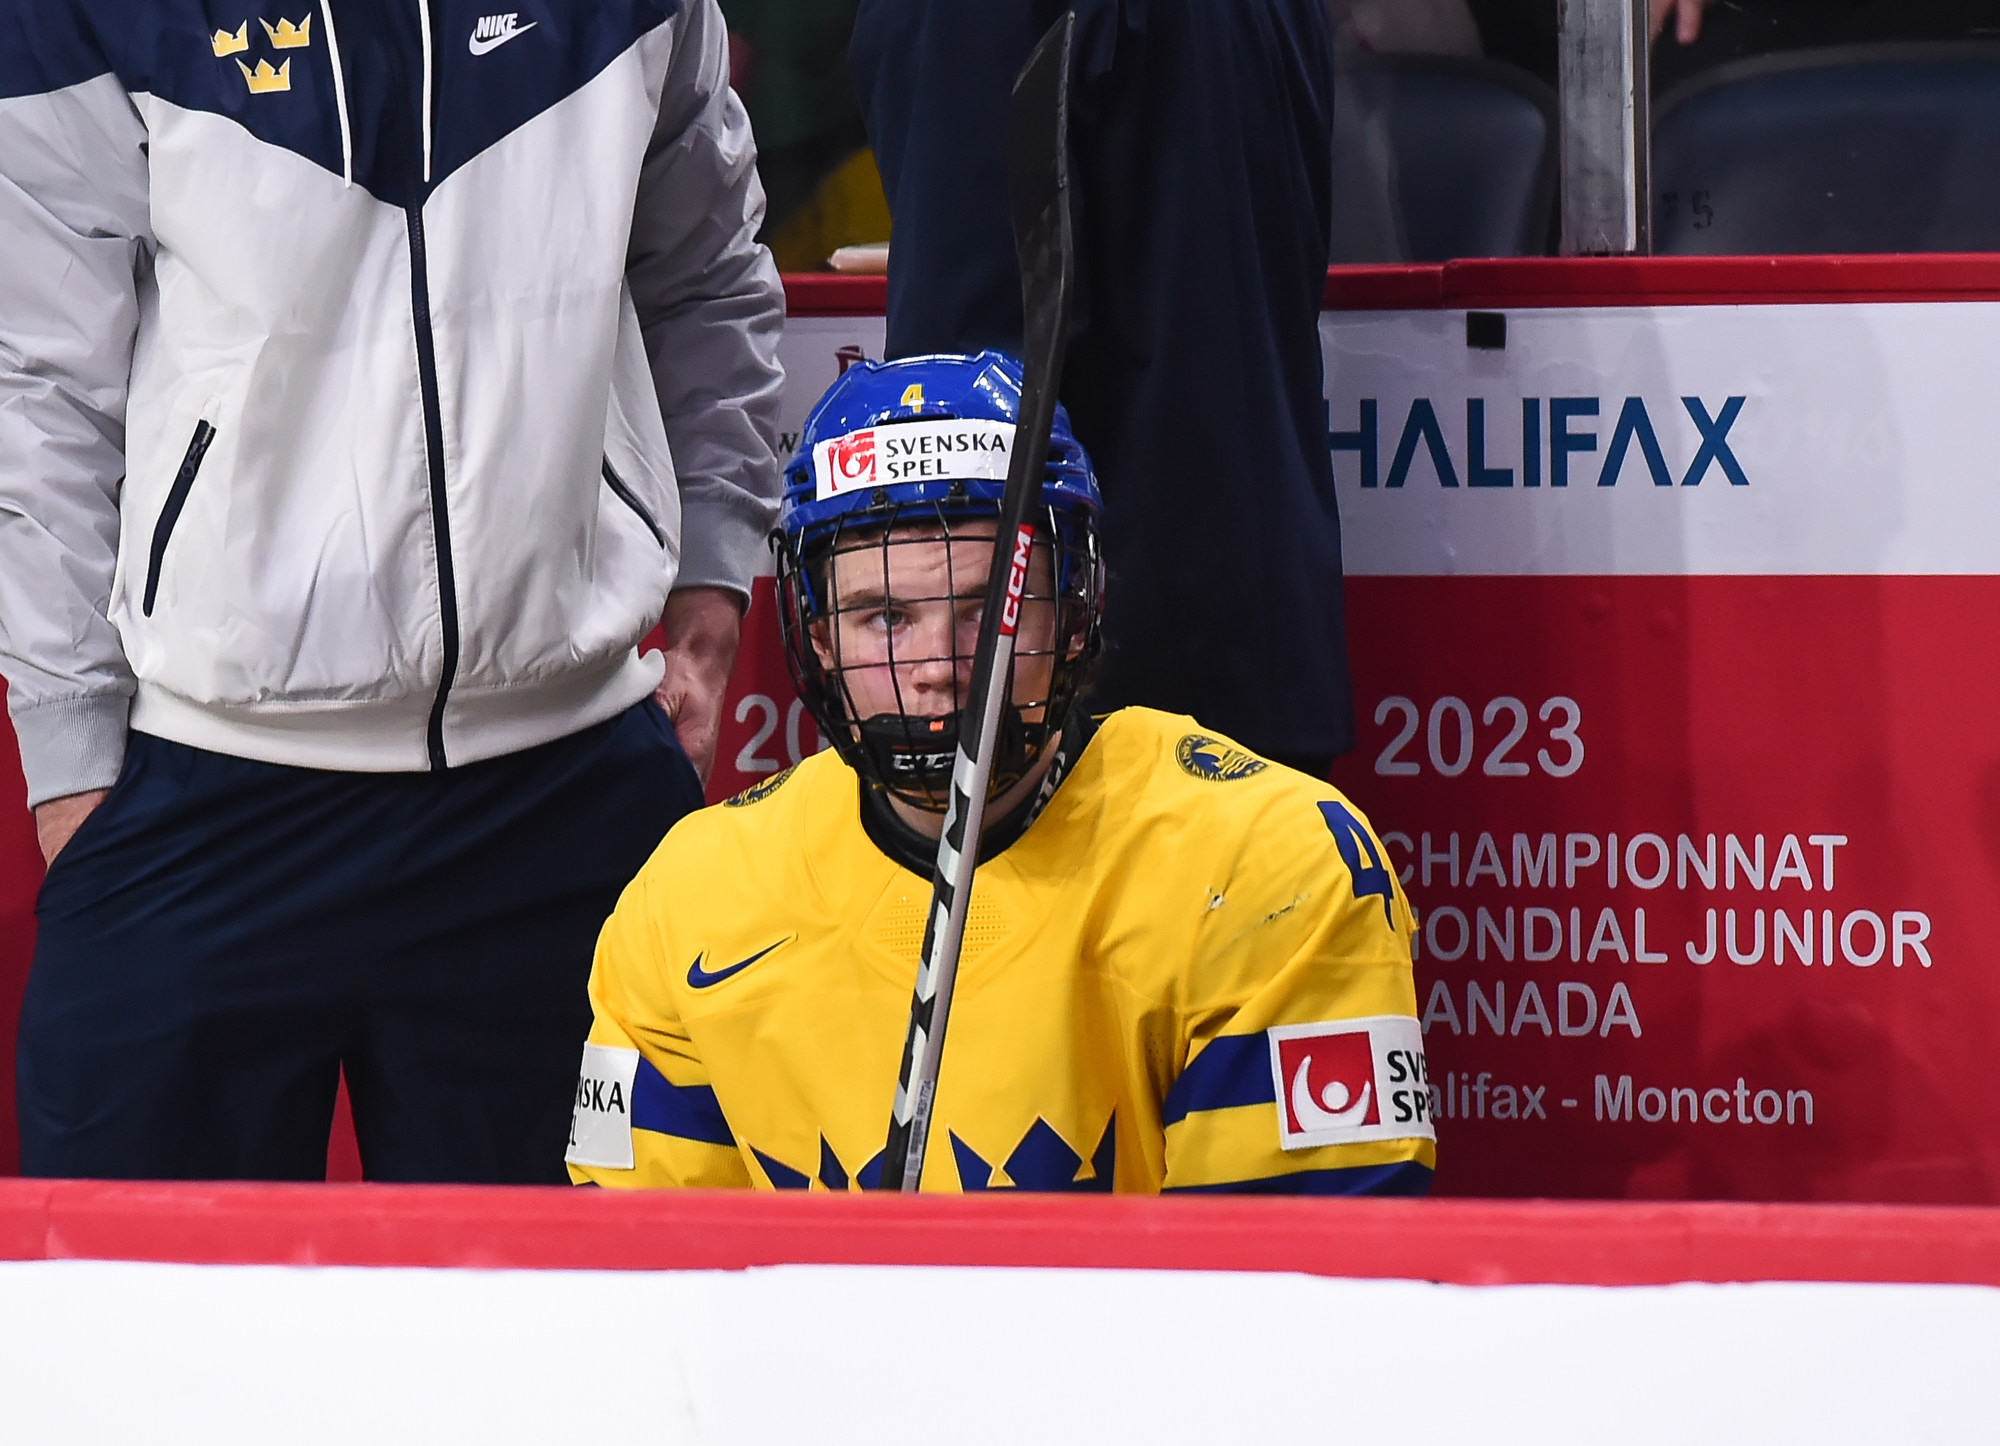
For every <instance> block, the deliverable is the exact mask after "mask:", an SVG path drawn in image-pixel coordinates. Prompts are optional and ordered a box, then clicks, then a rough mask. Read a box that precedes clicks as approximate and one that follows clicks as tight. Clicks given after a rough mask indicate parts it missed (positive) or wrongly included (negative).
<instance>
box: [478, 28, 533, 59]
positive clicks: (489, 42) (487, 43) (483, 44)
mask: <svg viewBox="0 0 2000 1446" xmlns="http://www.w3.org/2000/svg"><path fill="white" fill-rule="evenodd" d="M536 23H537V22H535V21H533V20H530V21H529V22H528V23H527V24H526V25H517V26H516V27H514V29H512V30H503V31H501V32H500V33H499V34H498V35H495V36H491V37H489V38H488V39H485V40H481V39H480V38H479V32H478V31H474V32H473V33H472V35H471V36H470V37H469V38H468V39H467V40H466V42H465V46H466V49H468V50H470V51H471V52H472V53H473V54H474V55H484V54H485V53H486V52H487V51H489V50H498V49H499V48H500V47H501V46H503V45H505V44H506V43H507V42H508V41H510V40H512V39H513V38H514V37H515V36H517V35H526V34H527V33H528V32H529V31H530V30H533V29H534V28H535V25H536Z"/></svg>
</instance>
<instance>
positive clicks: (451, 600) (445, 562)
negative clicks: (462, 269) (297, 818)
mask: <svg viewBox="0 0 2000 1446" xmlns="http://www.w3.org/2000/svg"><path fill="white" fill-rule="evenodd" d="M405 214H406V215H407V216H408V217H409V225H410V310H411V314H412V316H413V317H414V319H415V325H416V333H417V384H418V387H419V389H420V390H421V391H422V393H423V399H424V454H425V462H426V465H427V467H428V468H429V471H430V490H431V531H432V533H433V535H434V536H435V538H436V543H437V583H438V623H439V627H440V628H441V630H442V631H443V634H444V672H443V674H442V676H440V677H439V678H438V690H437V698H436V699H435V700H434V701H433V702H432V703H431V722H430V729H429V732H428V735H427V742H428V744H429V747H430V758H431V767H432V768H433V769H445V768H449V767H450V766H451V763H450V760H449V759H447V758H446V757H445V751H444V710H445V704H446V703H447V702H449V701H450V699H451V685H452V681H453V679H454V678H455V677H456V676H457V673H458V594H457V589H456V586H455V584H454V582H453V571H452V562H451V514H450V512H449V510H448V509H447V508H446V506H445V491H444V409H443V407H442V406H440V405H439V403H438V381H437V347H436V344H435V342H434V340H433V339H432V336H431V288H430V277H429V274H428V272H427V270H426V266H425V260H424V205H423V201H422V200H421V199H419V200H416V201H413V202H411V203H410V205H409V206H408V207H406V208H405Z"/></svg>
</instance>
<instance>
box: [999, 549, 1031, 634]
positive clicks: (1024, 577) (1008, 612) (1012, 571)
mask: <svg viewBox="0 0 2000 1446" xmlns="http://www.w3.org/2000/svg"><path fill="white" fill-rule="evenodd" d="M1034 551H1035V529H1034V528H1032V527H1023V528H1022V529H1021V530H1020V532H1018V533H1017V534H1015V537H1014V556H1013V560H1012V561H1011V562H1009V563H1008V565H1007V601H1006V603H1005V604H1004V605H1003V606H1002V607H1001V609H1000V632H1001V635H1002V636H1003V637H1009V638H1011V637H1013V636H1014V629H1016V628H1018V627H1019V626H1020V625H1021V594H1022V593H1024V592H1026V591H1027V588H1028V559H1029V558H1030V557H1031V556H1033V555H1034Z"/></svg>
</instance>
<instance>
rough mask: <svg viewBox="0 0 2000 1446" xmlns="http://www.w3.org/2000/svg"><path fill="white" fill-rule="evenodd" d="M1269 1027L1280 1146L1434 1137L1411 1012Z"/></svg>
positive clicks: (1419, 1033)
mask: <svg viewBox="0 0 2000 1446" xmlns="http://www.w3.org/2000/svg"><path fill="white" fill-rule="evenodd" d="M1266 1033H1267V1034H1268V1035H1269V1037H1270V1041H1271V1079H1272V1083H1273V1084H1274V1085H1275V1086H1276V1087H1277V1091H1278V1143H1279V1144H1280V1145H1281V1146H1282V1147H1283V1148H1285V1149H1287V1150H1309V1149H1312V1148H1313V1147H1315V1146H1317V1145H1356V1144H1362V1143H1365V1142H1367V1141H1370V1140H1409V1139H1424V1140H1435V1139H1436V1138H1437V1131H1436V1129H1435V1128H1434V1127H1433V1125H1432V1124H1431V1091H1430V1070H1429V1068H1428V1066H1427V1065H1426V1064H1425V1062H1424V1031H1423V1026H1422V1025H1421V1024H1419V1023H1418V1022H1417V1021H1416V1020H1414V1019H1412V1018H1411V1017H1410V1016H1409V1015H1407V1014H1377V1015H1372V1016H1370V1017H1368V1018H1366V1019H1341V1020H1334V1021H1329V1022H1327V1023H1324V1024H1275V1025H1273V1026H1271V1028H1270V1029H1269V1030H1267V1031H1266Z"/></svg>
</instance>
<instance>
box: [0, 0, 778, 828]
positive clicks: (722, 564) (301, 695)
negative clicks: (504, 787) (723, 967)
mask: <svg viewBox="0 0 2000 1446" xmlns="http://www.w3.org/2000/svg"><path fill="white" fill-rule="evenodd" d="M488 3H491V0H0V668H3V669H4V672H5V675H6V679H7V682H8V685H9V697H8V701H9V705H10V711H11V712H12V714H13V717H14V725H15V729H16V731H17V733H18V734H19V736H20V741H21V751H22V759H23V762H24V764H25V766H26V771H27V775H28V783H29V797H30V801H31V802H39V801H42V800H45V799H49V798H53V797H57V796H60V795H62V794H67V793H74V792H78V791H80V790H83V789H88V788H96V787H103V786H108V785H109V784H110V783H111V782H112V781H113V780H114V779H115V778H116V776H117V773H118V768H119V764H120V761H121V759H122V757H123V753H124V747H125V738H126V731H127V728H128V707H129V726H130V727H132V728H137V729H140V730H143V731H145V732H148V733H153V734H158V735H160V736H163V737H166V738H171V739H175V740H178V741H180V742H183V743H187V744H190V745H193V746H196V747H200V748H206V749H212V750H215V751H219V752H224V753H231V754H235V755H238V756H241V757H247V758H255V759H263V760H266V761H270V762H277V763H287V764H294V765H299V766H304V767H312V768H325V769H349V770H361V771H395V770H422V769H427V768H443V767H446V766H450V765H456V764H460V763H469V762H473V761H476V760H478V759H482V758H488V757H493V756H495V755H498V754H502V753H508V752H512V751H514V750H517V749H521V748H525V747H530V746H532V745H535V744H538V743H543V742H547V741H549V740H550V739H554V738H558V737H561V736H563V735H565V734H567V733H571V732H574V731H576V730H577V729H580V728H583V727H586V726H588V725H590V724H592V723H595V722H598V721H599V720H602V719H604V718H607V717H610V716H611V715H613V714H615V713H617V712H618V711H620V710H621V709H623V708H626V707H628V706H629V705H631V704H632V703H634V702H636V701H637V700H639V699H640V698H643V697H644V696H645V695H646V694H647V692H648V691H649V690H650V689H651V688H652V686H653V684H654V682H655V680H656V678H657V676H658V672H659V667H660V664H659V661H658V659H657V657H653V656H649V657H648V658H647V659H644V660H642V659H641V658H640V657H639V655H638V652H637V649H636V647H635V644H636V642H637V641H638V639H639V638H641V637H642V636H643V635H644V634H645V633H646V631H647V630H648V629H649V628H650V627H651V626H652V624H653V623H654V622H655V621H656V620H657V619H658V618H659V615H660V611H661V608H662V606H663V604H664V602H665V599H666V596H667V593H668V591H669V589H670V588H672V587H674V586H676V585H680V586H692V585H720V586H725V587H732V588H736V589H739V590H742V591H745V592H747V591H748V588H749V583H750V579H751V578H752V576H753V575H754V574H755V573H756V571H757V564H758V561H759V559H760V556H761V552H762V549H763V547H764V545H765V537H766V534H767V532H768V530H769V527H770V523H771V519H772V516H773V513H774V510H775V503H776V498H777V493H778V485H779V479H778V470H777V461H776V458H775V456H774V452H773V448H774V443H775V438H776V405H777V397H778V390H779V386H780V383H781V374H780V372H779V369H778V365H777V359H776V352H777V341H778V333H779V330H780V328H781V326H782V321H783V296H782V293H781V291H780V288H779V283H778V277H777V272H776V270H775V268H774V267H773V265H772V263H771V259H770V256H769V253H768V252H766V251H765V250H764V248H762V247H761V246H759V245H757V244H756V243H755V240H754V235H755V232H756V229H757V226H758V224H759V222H760V221H761V219H762V214H763V193H762V191H761V189H760V188H759V186H758V183H757V179H756V175H755V170H754V161H755V152H754V147H753V145H752V141H751V137H750V127H749V123H748V120H747V119H746V117H745V115H744V113H743V110H742V107H741V106H740V104H739V103H738V102H737V100H736V98H735V96H734V95H733V94H732V93H731V91H730V89H729V84H728V61H727V41H726V36H725V33H724V29H723V23H722V18H721V16H720V14H719V12H718V11H717V9H716V4H715V0H507V3H510V4H514V5H518V6H520V7H521V8H520V9H518V10H515V11H513V12H511V13H507V14H500V15H493V14H487V13H484V10H483V7H484V6H485V5H486V4H488Z"/></svg>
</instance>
